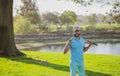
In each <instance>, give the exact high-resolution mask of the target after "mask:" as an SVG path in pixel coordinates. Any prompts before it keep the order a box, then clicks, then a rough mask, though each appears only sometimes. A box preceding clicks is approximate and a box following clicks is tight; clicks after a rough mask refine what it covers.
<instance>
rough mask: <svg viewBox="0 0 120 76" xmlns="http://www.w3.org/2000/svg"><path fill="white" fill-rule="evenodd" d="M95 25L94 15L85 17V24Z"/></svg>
mask: <svg viewBox="0 0 120 76" xmlns="http://www.w3.org/2000/svg"><path fill="white" fill-rule="evenodd" d="M96 23H97V19H96V14H91V15H90V16H88V17H87V24H89V25H93V26H94V25H95V24H96Z"/></svg>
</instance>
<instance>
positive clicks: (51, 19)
mask: <svg viewBox="0 0 120 76" xmlns="http://www.w3.org/2000/svg"><path fill="white" fill-rule="evenodd" d="M58 15H59V13H57V12H53V13H51V12H47V13H44V14H42V20H46V21H47V22H48V23H49V24H53V25H57V24H58V23H59V22H60V20H59V16H58Z"/></svg>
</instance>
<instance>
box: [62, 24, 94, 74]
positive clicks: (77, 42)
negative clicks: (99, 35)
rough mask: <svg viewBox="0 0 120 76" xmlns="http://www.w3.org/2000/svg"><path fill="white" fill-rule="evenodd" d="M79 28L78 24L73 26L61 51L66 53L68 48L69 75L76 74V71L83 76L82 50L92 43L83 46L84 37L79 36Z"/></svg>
mask: <svg viewBox="0 0 120 76" xmlns="http://www.w3.org/2000/svg"><path fill="white" fill-rule="evenodd" d="M80 34H81V32H80V28H79V27H78V26H74V27H73V37H71V39H69V40H68V42H67V43H66V45H65V47H64V49H63V51H64V54H66V53H67V52H68V51H69V49H70V56H71V57H70V76H76V72H77V71H78V74H79V76H85V70H84V59H83V52H86V51H87V50H88V49H89V48H90V47H91V45H92V42H89V45H88V46H87V47H85V41H84V38H82V37H81V36H80Z"/></svg>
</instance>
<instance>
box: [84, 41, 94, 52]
mask: <svg viewBox="0 0 120 76" xmlns="http://www.w3.org/2000/svg"><path fill="white" fill-rule="evenodd" d="M91 45H92V42H89V45H88V46H87V47H84V52H86V51H87V50H88V49H89V48H90V47H91Z"/></svg>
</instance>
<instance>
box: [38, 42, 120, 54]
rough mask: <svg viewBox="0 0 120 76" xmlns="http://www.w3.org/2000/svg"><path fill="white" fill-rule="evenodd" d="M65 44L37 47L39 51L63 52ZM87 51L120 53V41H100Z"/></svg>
mask: <svg viewBox="0 0 120 76" xmlns="http://www.w3.org/2000/svg"><path fill="white" fill-rule="evenodd" d="M63 47H64V44H62V45H49V46H43V47H40V48H37V50H38V51H55V52H62V50H63ZM86 53H92V54H114V55H120V43H98V46H94V45H93V46H92V47H91V48H90V49H89V50H88V51H87V52H86Z"/></svg>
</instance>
